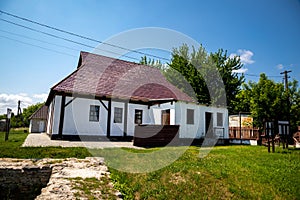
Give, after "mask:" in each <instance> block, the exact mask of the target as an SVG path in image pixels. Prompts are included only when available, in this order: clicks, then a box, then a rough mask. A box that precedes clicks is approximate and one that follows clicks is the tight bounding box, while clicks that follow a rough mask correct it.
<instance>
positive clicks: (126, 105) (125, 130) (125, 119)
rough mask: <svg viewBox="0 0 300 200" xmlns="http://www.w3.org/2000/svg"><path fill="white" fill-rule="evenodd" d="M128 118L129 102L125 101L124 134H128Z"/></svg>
mask: <svg viewBox="0 0 300 200" xmlns="http://www.w3.org/2000/svg"><path fill="white" fill-rule="evenodd" d="M127 118H128V102H125V104H124V130H123V131H124V132H123V136H124V137H126V136H127Z"/></svg>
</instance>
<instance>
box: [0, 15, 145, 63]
mask: <svg viewBox="0 0 300 200" xmlns="http://www.w3.org/2000/svg"><path fill="white" fill-rule="evenodd" d="M0 21H4V22H6V23H9V24H13V25H15V26H19V27H22V28H25V29H28V30H31V31H34V32H38V33H41V34H44V35H48V36H51V37H54V38H57V39H61V40H65V41H67V42H71V43H75V44H78V45H81V46H85V47H88V48H91V49H97V50H100V51H104V52H107V53H112V54H115V55H119V56H122V57H126V58H129V59H133V60H137V61H140V60H139V59H137V58H134V57H131V56H127V55H122V54H119V53H116V52H113V51H109V50H104V49H99V48H98V47H93V46H90V45H87V44H84V43H81V42H77V41H74V40H70V39H67V38H64V37H61V36H57V35H54V34H51V33H47V32H44V31H40V30H37V29H34V28H31V27H28V26H24V25H22V24H18V23H15V22H12V21H9V20H5V19H2V18H0Z"/></svg>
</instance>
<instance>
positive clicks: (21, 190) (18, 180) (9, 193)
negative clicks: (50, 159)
mask: <svg viewBox="0 0 300 200" xmlns="http://www.w3.org/2000/svg"><path fill="white" fill-rule="evenodd" d="M51 171H52V170H51V168H50V167H49V166H42V167H38V166H25V167H22V168H19V167H17V168H14V167H11V168H0V191H1V192H0V199H35V197H36V196H37V195H39V194H40V193H41V189H42V188H43V187H46V186H47V183H48V181H49V178H50V176H51Z"/></svg>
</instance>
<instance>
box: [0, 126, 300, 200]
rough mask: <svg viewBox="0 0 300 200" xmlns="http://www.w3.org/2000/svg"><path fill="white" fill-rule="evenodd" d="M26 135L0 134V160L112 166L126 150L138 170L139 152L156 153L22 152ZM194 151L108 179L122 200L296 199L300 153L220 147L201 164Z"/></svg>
mask: <svg viewBox="0 0 300 200" xmlns="http://www.w3.org/2000/svg"><path fill="white" fill-rule="evenodd" d="M26 135H27V134H24V133H21V132H12V133H11V134H10V137H9V141H7V142H4V134H3V133H0V157H15V158H16V157H17V158H43V157H52V158H64V157H78V158H83V157H85V156H90V155H91V153H92V154H93V155H97V156H104V157H105V158H106V161H107V162H108V163H107V164H108V165H109V166H111V165H110V162H111V161H112V159H113V158H115V159H118V156H123V155H122V154H120V150H122V151H124V150H125V151H127V152H129V153H131V154H130V155H133V158H135V159H136V160H133V161H132V162H133V164H135V163H136V165H138V164H140V163H141V160H140V158H139V156H138V155H139V154H140V153H141V152H142V153H144V154H147V153H150V152H154V151H158V150H161V149H159V148H153V149H147V150H132V149H104V150H93V151H88V150H86V149H85V148H55V147H51V148H28V147H24V148H22V147H20V145H21V144H22V142H23V141H24V139H25V137H26ZM180 148H183V147H170V148H168V151H169V152H171V153H172V152H176V151H177V150H178V149H180ZM199 149H200V148H199V147H189V148H188V149H187V151H186V152H185V153H184V154H183V155H182V156H181V157H180V158H179V159H178V160H176V161H175V162H173V163H172V164H171V165H169V166H167V167H164V168H162V169H159V170H157V171H154V172H150V173H142V174H134V173H126V172H121V171H118V170H115V169H113V168H112V167H110V172H111V177H112V179H113V181H114V183H115V187H116V188H117V189H119V190H120V191H121V192H122V194H124V195H125V199H300V151H299V150H294V149H292V150H289V151H288V150H285V151H283V150H281V149H280V148H277V149H276V151H277V152H276V153H271V154H269V153H268V152H267V148H266V147H261V146H225V147H222V146H220V147H215V148H214V149H213V150H212V151H211V152H210V154H209V155H208V156H207V157H205V158H202V159H201V158H199ZM90 152H91V153H90ZM170 156H172V155H171V154H170ZM158 162H159V161H158ZM119 164H122V163H119ZM148 164H149V165H151V164H153V165H155V164H156V163H148ZM141 166H143V165H141Z"/></svg>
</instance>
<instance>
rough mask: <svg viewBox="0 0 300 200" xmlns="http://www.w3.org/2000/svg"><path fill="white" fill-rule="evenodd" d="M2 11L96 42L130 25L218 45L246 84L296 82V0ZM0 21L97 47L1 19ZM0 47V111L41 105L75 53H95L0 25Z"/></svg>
mask: <svg viewBox="0 0 300 200" xmlns="http://www.w3.org/2000/svg"><path fill="white" fill-rule="evenodd" d="M0 9H1V10H3V11H6V12H9V13H12V14H15V15H18V16H21V17H25V18H28V19H31V20H34V21H38V22H41V23H44V24H47V25H50V26H54V27H57V28H60V29H64V30H67V31H70V32H74V33H77V34H80V35H84V36H87V37H91V38H94V39H97V40H100V41H106V40H107V39H109V38H112V37H113V36H116V35H118V34H120V33H122V32H124V31H128V30H132V29H136V28H144V27H159V28H165V29H170V30H174V31H177V32H180V33H182V34H185V35H187V36H189V37H190V38H192V39H194V40H196V41H197V42H199V43H201V44H203V46H204V47H205V48H206V50H207V51H208V52H215V51H217V50H218V49H219V48H223V49H225V50H227V51H228V54H229V55H230V54H237V55H241V58H242V61H243V62H244V63H245V65H244V70H245V71H246V72H245V73H246V74H247V75H246V78H247V80H254V81H256V80H258V78H257V77H256V75H259V74H260V73H262V72H264V73H266V74H267V75H268V76H270V78H272V79H274V80H275V81H277V82H282V77H280V72H282V71H284V70H292V73H290V74H289V75H290V76H291V78H294V79H297V80H300V69H299V67H300V37H299V36H300V2H299V1H298V0H263V1H261V0H260V1H259V0H249V1H248V0H210V1H202V0H199V1H172V0H164V1H158V0H157V1H156V0H152V1H151V0H148V1H143V0H127V1H126V0H120V1H114V0H107V1H105V0H99V1H98V0H95V1H93V0H88V1H83V0H78V1H66V0H64V1H60V0H58V1H56V0H54V1H53V0H51V1H50V0H44V1H32V0H30V1H29V0H28V1H25V0H17V1H14V0H7V1H6V0H1V1H0ZM0 19H4V20H9V21H12V22H14V23H19V24H22V25H24V26H28V27H31V28H34V29H38V30H40V31H44V32H47V33H50V34H54V35H58V36H61V37H65V38H68V39H72V40H76V41H77V42H81V43H84V44H87V45H89V46H93V47H96V46H97V43H95V42H91V41H87V40H83V39H79V38H76V37H73V36H70V35H67V34H63V33H59V32H55V31H53V30H49V29H46V28H44V27H40V26H38V25H34V24H31V23H28V22H24V21H22V20H19V19H16V18H13V17H10V16H7V15H5V14H1V15H0ZM150 37H151V35H149V38H150ZM45 42H48V43H45ZM49 43H51V44H49ZM0 44H1V45H0V51H1V54H0V56H1V57H0V58H1V67H0V70H1V71H0V72H1V79H0V113H4V112H5V110H6V108H7V107H11V108H13V110H16V106H17V100H18V99H20V100H21V101H22V106H23V107H26V106H28V105H29V104H32V103H36V102H38V101H43V100H45V97H47V94H48V93H49V90H50V88H51V87H52V86H53V85H54V84H55V83H57V82H58V81H60V80H61V79H62V78H64V77H65V76H66V75H68V74H69V73H71V72H72V71H73V70H74V69H75V68H76V66H77V62H78V56H79V51H80V50H84V51H92V50H93V49H91V48H88V47H85V46H81V45H77V44H74V43H70V42H66V41H63V40H60V39H57V38H53V37H49V36H47V35H44V34H41V33H37V32H33V31H30V30H27V29H24V28H22V27H18V26H15V25H12V24H9V23H7V22H4V21H3V20H0ZM59 45H61V46H64V47H61V46H59ZM151 53H157V54H158V55H162V56H164V57H167V56H168V54H166V53H161V52H159V51H158V52H151ZM135 57H136V58H137V59H139V58H140V55H135Z"/></svg>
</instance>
